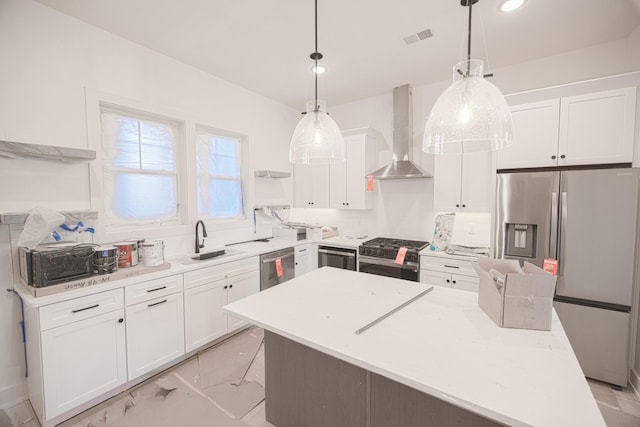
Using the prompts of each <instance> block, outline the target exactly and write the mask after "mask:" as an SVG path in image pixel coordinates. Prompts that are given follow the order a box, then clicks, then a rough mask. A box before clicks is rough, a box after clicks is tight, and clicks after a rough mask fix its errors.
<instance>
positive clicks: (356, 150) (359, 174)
mask: <svg viewBox="0 0 640 427" xmlns="http://www.w3.org/2000/svg"><path fill="white" fill-rule="evenodd" d="M342 134H343V135H344V142H345V145H346V161H345V162H341V163H335V164H331V165H330V166H329V172H330V177H329V182H330V191H329V196H330V207H332V208H336V209H371V208H372V207H373V192H372V191H367V179H366V175H367V174H369V173H371V172H373V171H375V170H376V168H377V160H378V158H377V156H378V147H379V144H380V143H381V141H382V135H380V133H378V132H377V131H375V130H373V129H370V128H361V129H353V130H348V131H344V132H343V133H342Z"/></svg>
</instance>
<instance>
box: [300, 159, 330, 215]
mask: <svg viewBox="0 0 640 427" xmlns="http://www.w3.org/2000/svg"><path fill="white" fill-rule="evenodd" d="M293 206H294V207H296V208H328V207H329V164H310V165H301V164H295V165H293Z"/></svg>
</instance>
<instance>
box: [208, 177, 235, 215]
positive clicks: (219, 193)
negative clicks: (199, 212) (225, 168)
mask: <svg viewBox="0 0 640 427" xmlns="http://www.w3.org/2000/svg"><path fill="white" fill-rule="evenodd" d="M207 198H208V200H207V211H208V212H207V213H208V214H209V215H211V216H214V217H221V218H236V217H240V216H242V215H243V214H244V212H243V210H242V186H241V185H240V182H239V181H231V180H226V179H214V180H211V181H209V186H208V188H207Z"/></svg>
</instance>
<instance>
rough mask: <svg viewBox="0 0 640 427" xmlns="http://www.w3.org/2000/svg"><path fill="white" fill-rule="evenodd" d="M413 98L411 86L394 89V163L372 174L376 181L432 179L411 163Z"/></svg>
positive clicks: (428, 174)
mask: <svg viewBox="0 0 640 427" xmlns="http://www.w3.org/2000/svg"><path fill="white" fill-rule="evenodd" d="M412 141H413V97H412V95H411V86H410V85H404V86H400V87H395V88H393V161H392V162H391V163H389V164H388V165H386V166H384V167H382V168H380V169H378V170H377V171H375V172H374V173H372V175H373V177H374V178H375V179H416V178H432V177H433V176H432V175H431V174H430V173H428V172H425V171H424V170H423V169H422V168H421V167H420V166H418V165H417V164H415V163H413V162H412V161H411V143H412Z"/></svg>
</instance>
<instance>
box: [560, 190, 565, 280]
mask: <svg viewBox="0 0 640 427" xmlns="http://www.w3.org/2000/svg"><path fill="white" fill-rule="evenodd" d="M566 232H567V192H566V191H563V192H562V195H561V204H560V235H559V236H558V246H559V248H558V275H559V276H561V275H563V274H564V263H563V262H562V261H563V259H564V246H565V245H564V235H565V234H566Z"/></svg>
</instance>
